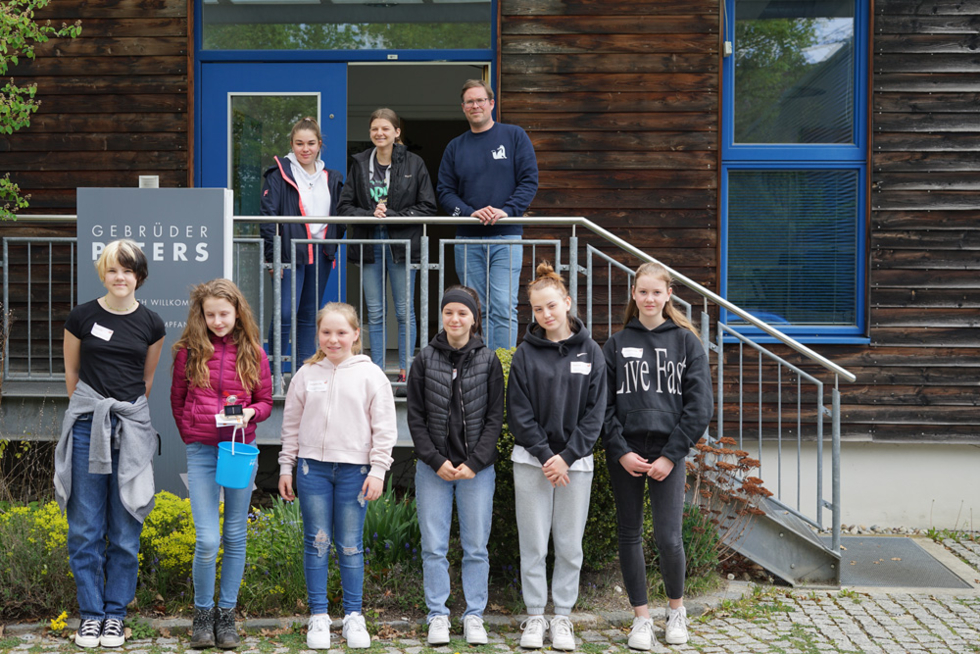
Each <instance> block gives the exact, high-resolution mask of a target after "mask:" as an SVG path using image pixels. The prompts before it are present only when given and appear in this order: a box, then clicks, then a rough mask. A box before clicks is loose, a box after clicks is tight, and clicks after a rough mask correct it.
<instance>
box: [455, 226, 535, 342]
mask: <svg viewBox="0 0 980 654" xmlns="http://www.w3.org/2000/svg"><path fill="white" fill-rule="evenodd" d="M520 238H521V237H520V235H510V236H488V237H486V238H485V239H484V240H486V241H499V240H514V239H520ZM454 250H455V253H456V274H457V275H459V279H460V281H461V282H462V283H463V284H464V285H465V286H469V287H470V288H472V289H473V290H475V291H476V294H477V295H478V296H480V305H481V306H480V310H481V311H482V312H483V340H484V342H486V344H487V347H489V348H490V349H491V350H496V349H497V348H501V347H502V348H505V349H506V348H512V347H514V346H515V345H517V291H518V289H519V288H520V285H521V264H522V263H523V261H524V246H523V245H495V244H493V243H489V244H488V245H456V246H455V248H454Z"/></svg>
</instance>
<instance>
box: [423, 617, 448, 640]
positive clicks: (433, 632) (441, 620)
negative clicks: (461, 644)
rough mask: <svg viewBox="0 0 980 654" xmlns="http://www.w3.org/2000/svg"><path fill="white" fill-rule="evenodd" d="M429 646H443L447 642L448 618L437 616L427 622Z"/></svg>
mask: <svg viewBox="0 0 980 654" xmlns="http://www.w3.org/2000/svg"><path fill="white" fill-rule="evenodd" d="M425 640H426V642H427V643H428V644H429V645H445V644H447V643H448V642H449V616H448V615H437V616H435V617H434V618H432V619H431V620H429V636H428V637H427V638H426V639H425Z"/></svg>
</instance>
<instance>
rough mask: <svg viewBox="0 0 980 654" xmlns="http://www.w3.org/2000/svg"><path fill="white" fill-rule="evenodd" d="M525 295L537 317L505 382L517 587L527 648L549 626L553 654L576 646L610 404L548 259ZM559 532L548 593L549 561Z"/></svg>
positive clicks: (597, 358)
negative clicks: (596, 460) (596, 468)
mask: <svg viewBox="0 0 980 654" xmlns="http://www.w3.org/2000/svg"><path fill="white" fill-rule="evenodd" d="M537 273H538V277H537V278H536V279H535V280H534V281H533V282H531V283H530V284H528V286H527V295H528V299H529V300H530V303H531V310H532V312H533V314H534V322H533V323H531V324H530V325H528V328H527V333H526V334H525V335H524V341H523V342H522V343H521V345H520V347H518V348H517V352H515V353H514V358H513V361H512V362H511V368H510V380H509V383H508V385H507V424H508V425H509V426H510V429H511V431H513V433H514V440H515V445H514V452H513V454H512V455H511V460H512V461H513V462H514V494H515V500H516V504H515V506H516V509H517V530H518V534H519V537H520V550H521V592H522V593H523V595H524V604H525V606H527V613H528V619H527V621H526V622H525V623H524V625H523V628H524V633H523V634H522V635H521V647H524V648H540V647H542V646H543V645H544V632H545V631H547V630H550V635H551V645H552V648H553V649H556V650H568V651H570V650H573V649H575V638H574V636H573V632H572V623H571V621H570V620H569V618H568V616H569V615H570V614H571V612H572V608H574V606H575V602H576V601H577V600H578V582H579V572H580V571H581V568H582V535H583V534H584V532H585V523H586V522H587V520H588V517H589V499H590V496H591V491H592V471H593V462H592V447H593V446H594V445H595V442H596V441H597V440H598V439H599V432H600V430H601V429H602V420H603V416H604V414H605V410H606V370H605V368H606V364H605V360H604V359H603V356H602V350H601V349H600V348H599V346H598V345H597V344H596V342H595V341H593V340H592V338H591V337H590V336H589V331H588V330H587V329H586V328H585V325H583V324H582V321H581V320H579V319H578V318H576V317H574V316H573V315H572V313H571V310H572V299H571V298H570V297H569V295H568V289H566V288H565V284H564V282H562V279H561V277H560V276H559V275H558V274H557V273H556V272H555V270H554V268H552V267H551V265H550V264H548V263H542V264H540V265H539V266H538V269H537ZM552 534H554V543H555V570H554V574H553V576H552V578H551V597H552V600H553V601H554V605H555V617H554V619H553V620H552V621H551V624H550V625H549V624H548V623H547V622H546V621H545V618H544V609H545V604H547V602H548V579H547V567H546V563H545V562H546V559H547V557H548V540H549V538H550V537H551V536H552Z"/></svg>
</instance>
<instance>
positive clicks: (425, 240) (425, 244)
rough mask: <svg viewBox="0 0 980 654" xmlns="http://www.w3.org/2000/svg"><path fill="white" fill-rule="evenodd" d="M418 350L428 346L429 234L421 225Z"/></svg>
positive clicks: (426, 227)
mask: <svg viewBox="0 0 980 654" xmlns="http://www.w3.org/2000/svg"><path fill="white" fill-rule="evenodd" d="M419 244H420V245H419V247H420V248H421V249H420V250H419V277H420V280H419V285H420V286H421V287H422V288H421V290H420V292H419V317H418V320H419V350H420V351H421V349H422V348H423V347H425V346H426V345H428V344H429V233H428V226H427V225H425V224H424V223H423V224H422V239H421V240H420V241H419Z"/></svg>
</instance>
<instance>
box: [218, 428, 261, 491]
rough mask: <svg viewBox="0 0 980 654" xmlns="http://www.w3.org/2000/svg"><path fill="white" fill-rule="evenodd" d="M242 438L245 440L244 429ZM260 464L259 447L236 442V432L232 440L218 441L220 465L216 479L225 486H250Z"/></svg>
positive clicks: (220, 484)
mask: <svg viewBox="0 0 980 654" xmlns="http://www.w3.org/2000/svg"><path fill="white" fill-rule="evenodd" d="M237 431H238V430H237V429H236V430H235V432H237ZM242 440H243V441H244V440H245V430H244V429H243V430H242ZM258 465H259V448H257V447H255V446H253V445H246V444H245V443H244V442H242V443H236V442H235V433H232V435H231V441H230V442H225V443H218V467H217V468H216V469H215V471H214V480H215V481H216V482H218V485H219V486H224V487H225V488H248V486H249V484H251V483H252V477H253V476H254V474H255V468H256V467H258Z"/></svg>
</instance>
